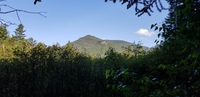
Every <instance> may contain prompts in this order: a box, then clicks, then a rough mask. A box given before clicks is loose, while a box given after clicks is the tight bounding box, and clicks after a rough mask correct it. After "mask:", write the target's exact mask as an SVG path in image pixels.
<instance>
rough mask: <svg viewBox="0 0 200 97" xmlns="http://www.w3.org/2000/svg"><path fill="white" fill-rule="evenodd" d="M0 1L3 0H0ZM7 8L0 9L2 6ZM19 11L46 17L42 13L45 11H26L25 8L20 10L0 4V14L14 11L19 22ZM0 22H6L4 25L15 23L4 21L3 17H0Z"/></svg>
mask: <svg viewBox="0 0 200 97" xmlns="http://www.w3.org/2000/svg"><path fill="white" fill-rule="evenodd" d="M1 1H5V0H0V2H1ZM3 7H4V8H8V11H1V9H2V8H3ZM20 12H23V13H28V14H38V15H40V16H42V17H44V18H46V16H45V15H44V14H45V13H46V12H43V11H40V12H32V11H27V10H21V9H16V8H13V7H11V6H8V5H7V4H1V5H0V14H9V13H16V16H17V18H18V20H19V21H20V23H21V19H20V16H19V13H20ZM0 23H1V24H6V25H8V26H9V25H12V24H15V23H11V22H9V21H6V20H4V19H0Z"/></svg>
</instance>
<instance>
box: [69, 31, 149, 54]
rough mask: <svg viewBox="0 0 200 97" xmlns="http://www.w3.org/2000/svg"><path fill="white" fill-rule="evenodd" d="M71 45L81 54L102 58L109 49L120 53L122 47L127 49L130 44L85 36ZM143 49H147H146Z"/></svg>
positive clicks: (122, 49)
mask: <svg viewBox="0 0 200 97" xmlns="http://www.w3.org/2000/svg"><path fill="white" fill-rule="evenodd" d="M72 44H73V45H74V47H75V48H77V49H78V50H79V51H80V52H82V53H85V54H89V55H93V56H104V54H105V52H106V51H108V49H109V47H112V48H114V49H115V50H116V51H117V52H119V53H121V52H122V51H124V48H123V47H127V46H129V45H131V44H132V43H130V42H126V41H123V40H103V39H100V38H97V37H95V36H91V35H86V36H84V37H81V38H79V39H78V40H76V41H74V42H72ZM144 48H145V49H147V47H144Z"/></svg>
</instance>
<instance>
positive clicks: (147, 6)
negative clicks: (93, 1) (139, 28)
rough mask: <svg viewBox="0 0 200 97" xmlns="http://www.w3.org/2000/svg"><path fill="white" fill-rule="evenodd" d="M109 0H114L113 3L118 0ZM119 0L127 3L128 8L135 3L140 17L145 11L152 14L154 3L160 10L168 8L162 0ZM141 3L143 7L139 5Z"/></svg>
mask: <svg viewBox="0 0 200 97" xmlns="http://www.w3.org/2000/svg"><path fill="white" fill-rule="evenodd" d="M107 1H108V0H105V2H107ZM109 1H113V3H116V1H117V0H109ZM119 2H121V4H125V3H127V9H129V8H131V7H132V6H133V5H135V12H136V13H135V15H138V17H139V16H141V15H143V14H144V13H147V14H148V15H149V16H151V13H152V12H153V10H152V8H153V5H155V6H156V8H157V10H158V11H159V12H161V11H162V10H166V9H167V8H164V7H163V5H162V3H161V0H119ZM139 4H140V5H141V6H142V8H139V7H138V5H139Z"/></svg>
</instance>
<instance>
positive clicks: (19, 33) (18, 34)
mask: <svg viewBox="0 0 200 97" xmlns="http://www.w3.org/2000/svg"><path fill="white" fill-rule="evenodd" d="M24 32H26V30H24V26H23V25H22V24H19V25H18V28H17V29H15V36H14V37H15V38H16V40H22V39H24V38H25V37H26V35H25V34H24Z"/></svg>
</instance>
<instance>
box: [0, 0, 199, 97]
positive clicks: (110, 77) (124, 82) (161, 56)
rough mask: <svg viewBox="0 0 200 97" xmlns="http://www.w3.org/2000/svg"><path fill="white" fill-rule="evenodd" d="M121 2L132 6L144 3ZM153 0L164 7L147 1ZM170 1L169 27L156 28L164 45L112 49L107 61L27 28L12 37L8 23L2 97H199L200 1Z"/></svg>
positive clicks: (0, 51)
mask: <svg viewBox="0 0 200 97" xmlns="http://www.w3.org/2000/svg"><path fill="white" fill-rule="evenodd" d="M37 1H38V0H36V2H37ZM39 1H40V0H39ZM111 1H113V2H116V0H111ZM120 1H121V2H122V3H124V2H128V3H127V4H129V3H133V2H132V1H135V2H136V1H138V3H139V1H140V0H120ZM147 1H151V2H149V4H151V3H153V2H154V3H156V2H159V0H143V2H147ZM166 1H167V2H168V3H169V4H170V8H169V14H168V16H167V18H166V20H165V21H164V23H163V25H161V26H159V25H157V24H153V25H151V27H152V29H154V30H158V31H159V32H160V33H159V34H158V37H162V38H163V40H162V41H156V42H157V43H158V46H157V47H155V48H154V49H152V50H150V51H149V52H145V51H143V50H142V49H141V45H140V43H138V44H134V45H130V46H128V47H125V48H126V49H124V52H122V53H118V52H116V51H115V49H113V48H110V49H109V50H108V51H107V52H106V53H105V57H103V58H102V57H96V56H89V55H85V54H82V53H80V52H79V51H78V50H77V49H76V48H74V46H73V45H72V44H71V43H70V42H68V43H67V44H66V45H64V46H60V45H59V44H55V45H52V46H46V45H45V44H44V43H41V42H39V43H37V42H36V41H35V40H34V39H33V38H27V39H26V38H25V31H26V30H25V29H24V25H23V24H20V25H19V26H18V28H16V30H15V31H14V32H15V35H9V33H8V31H7V28H6V27H7V26H6V25H3V24H2V25H1V26H0V83H1V84H0V96H2V97H49V96H53V97H66V96H69V97H148V96H150V97H198V96H199V95H200V90H199V88H200V74H199V72H200V66H199V64H200V52H199V50H200V42H199V41H200V34H199V33H200V17H198V15H199V14H200V1H199V0H166ZM133 4H137V3H133ZM149 11H150V9H149ZM144 12H145V10H144ZM136 13H137V11H136Z"/></svg>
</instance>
